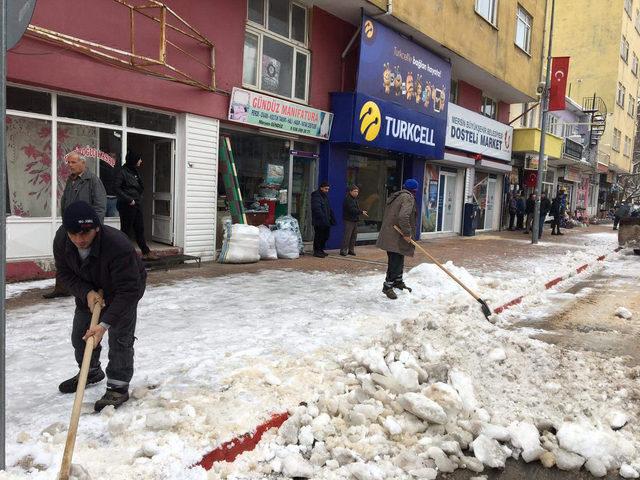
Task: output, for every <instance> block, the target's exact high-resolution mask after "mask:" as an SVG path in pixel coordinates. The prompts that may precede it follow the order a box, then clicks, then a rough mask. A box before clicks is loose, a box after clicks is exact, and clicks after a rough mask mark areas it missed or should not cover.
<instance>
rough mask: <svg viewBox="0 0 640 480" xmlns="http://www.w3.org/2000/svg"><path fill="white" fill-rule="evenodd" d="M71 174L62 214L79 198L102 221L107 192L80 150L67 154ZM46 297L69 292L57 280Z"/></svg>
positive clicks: (65, 295) (61, 202)
mask: <svg viewBox="0 0 640 480" xmlns="http://www.w3.org/2000/svg"><path fill="white" fill-rule="evenodd" d="M65 161H66V162H67V165H68V166H69V170H70V172H71V175H69V178H68V179H67V183H66V185H65V186H64V192H63V193H62V197H61V198H60V210H61V212H62V214H64V211H65V210H66V209H67V207H68V206H69V205H71V204H72V203H73V202H77V201H78V200H82V201H83V202H87V203H88V204H89V205H91V207H92V208H93V209H94V210H95V211H96V214H97V215H98V218H99V219H100V222H102V221H103V220H104V214H105V212H106V209H107V193H106V191H105V188H104V185H103V184H102V181H101V180H100V179H99V178H98V177H97V175H96V174H95V173H93V172H92V171H91V170H90V169H89V168H87V159H86V158H85V157H84V156H82V155H80V154H79V153H78V152H74V151H72V152H71V153H68V154H67V155H66V156H65ZM42 296H43V297H44V298H57V297H68V296H69V292H67V291H65V289H64V288H63V287H62V285H60V283H58V282H57V281H56V284H55V285H54V287H53V290H52V291H50V292H47V293H45V294H44V295H42Z"/></svg>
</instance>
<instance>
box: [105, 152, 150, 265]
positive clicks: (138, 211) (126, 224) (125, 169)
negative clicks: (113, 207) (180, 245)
mask: <svg viewBox="0 0 640 480" xmlns="http://www.w3.org/2000/svg"><path fill="white" fill-rule="evenodd" d="M141 165H142V157H141V156H140V155H139V154H137V153H135V152H128V153H127V156H126V157H125V164H124V165H123V166H122V168H120V169H119V170H118V171H117V172H116V174H115V178H114V180H113V184H114V185H113V188H114V190H115V193H116V196H117V197H118V212H120V230H122V231H123V232H124V233H125V234H127V235H129V232H130V231H131V230H132V229H133V233H134V235H135V240H136V243H137V244H138V247H140V251H141V252H142V258H144V259H145V260H157V259H158V257H157V256H156V255H154V254H153V253H151V249H150V248H149V246H148V245H147V242H146V240H145V238H144V217H143V216H142V192H143V191H144V185H143V183H142V176H141V175H140V172H139V171H138V167H140V166H141Z"/></svg>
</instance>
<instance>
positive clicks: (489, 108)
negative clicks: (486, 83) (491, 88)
mask: <svg viewBox="0 0 640 480" xmlns="http://www.w3.org/2000/svg"><path fill="white" fill-rule="evenodd" d="M480 113H482V114H483V115H484V116H485V117H489V118H493V119H494V120H496V119H497V118H498V102H496V101H495V100H494V99H493V98H491V97H487V96H484V95H483V96H482V110H481V112H480Z"/></svg>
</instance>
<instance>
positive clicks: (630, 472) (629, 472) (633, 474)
mask: <svg viewBox="0 0 640 480" xmlns="http://www.w3.org/2000/svg"><path fill="white" fill-rule="evenodd" d="M620 476H621V477H622V478H638V477H640V474H638V471H637V470H636V469H635V468H633V467H632V466H631V465H629V464H628V463H625V464H623V465H622V467H620Z"/></svg>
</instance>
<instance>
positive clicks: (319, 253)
mask: <svg viewBox="0 0 640 480" xmlns="http://www.w3.org/2000/svg"><path fill="white" fill-rule="evenodd" d="M313 256H314V257H318V258H324V257H325V256H324V255H323V253H322V252H317V251H316V252H313Z"/></svg>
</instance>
